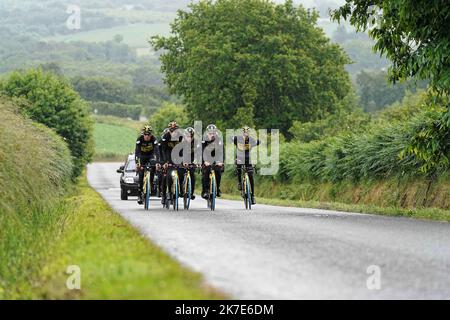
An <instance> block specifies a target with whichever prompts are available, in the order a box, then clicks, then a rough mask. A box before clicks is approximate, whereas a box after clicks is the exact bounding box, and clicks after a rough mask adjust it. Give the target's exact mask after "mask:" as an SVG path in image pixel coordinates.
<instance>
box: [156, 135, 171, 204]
mask: <svg viewBox="0 0 450 320" xmlns="http://www.w3.org/2000/svg"><path fill="white" fill-rule="evenodd" d="M167 132H169V128H166V129H164V131H163V133H162V134H161V138H160V140H159V141H158V151H159V154H160V160H161V161H163V160H162V154H163V151H162V142H163V141H164V135H165V134H166V133H167ZM156 175H157V176H158V194H157V196H158V198H161V192H162V187H163V172H162V170H161V167H160V166H159V168H158V170H157V171H156Z"/></svg>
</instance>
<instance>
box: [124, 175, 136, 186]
mask: <svg viewBox="0 0 450 320" xmlns="http://www.w3.org/2000/svg"><path fill="white" fill-rule="evenodd" d="M123 182H125V183H128V184H133V183H134V179H133V178H132V177H128V178H125V179H124V180H123Z"/></svg>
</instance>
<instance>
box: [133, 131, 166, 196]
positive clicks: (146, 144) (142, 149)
mask: <svg viewBox="0 0 450 320" xmlns="http://www.w3.org/2000/svg"><path fill="white" fill-rule="evenodd" d="M134 154H135V160H136V171H137V173H138V174H139V191H140V192H139V195H138V203H139V204H142V187H143V182H144V167H145V165H147V163H148V162H150V161H152V160H153V161H155V163H156V164H157V165H159V161H160V154H159V148H158V140H157V139H156V137H155V136H154V135H153V129H152V127H151V126H149V125H146V126H145V127H144V128H143V129H142V133H141V135H140V136H139V137H138V139H137V141H136V148H135V151H134ZM154 176H155V170H154V169H152V170H151V171H150V181H153V179H154ZM154 192H155V190H152V193H154Z"/></svg>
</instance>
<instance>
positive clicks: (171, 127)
mask: <svg viewBox="0 0 450 320" xmlns="http://www.w3.org/2000/svg"><path fill="white" fill-rule="evenodd" d="M168 128H169V130H170V131H175V130H176V129H178V128H179V127H178V123H177V122H176V121H171V122H169V125H168Z"/></svg>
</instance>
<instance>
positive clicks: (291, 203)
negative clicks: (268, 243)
mask: <svg viewBox="0 0 450 320" xmlns="http://www.w3.org/2000/svg"><path fill="white" fill-rule="evenodd" d="M259 183H261V184H259ZM255 185H256V186H255V189H256V200H257V203H258V204H268V205H275V206H284V207H302V208H315V209H326V210H338V211H344V212H358V213H368V214H378V215H385V216H396V217H408V218H415V219H428V220H436V221H447V222H450V210H447V209H441V208H433V207H416V208H402V207H399V206H394V205H385V206H381V205H377V204H370V203H366V204H356V203H343V202H338V201H334V200H333V201H323V200H315V199H312V200H303V199H298V198H297V199H286V198H284V199H282V198H281V197H279V198H277V195H279V194H280V190H281V191H282V189H283V186H282V185H277V186H275V185H273V184H271V185H270V184H269V183H268V182H266V181H261V179H256V181H255ZM294 187H295V185H286V189H294ZM300 188H301V186H298V188H297V189H300ZM221 189H222V191H223V192H224V194H223V198H224V199H229V200H239V201H240V200H242V198H241V196H240V195H239V194H238V191H237V187H236V180H235V177H234V176H232V175H224V176H223V179H222V188H221ZM307 194H308V195H309V196H311V195H314V193H313V192H311V193H307ZM267 195H270V196H267ZM242 205H244V204H242Z"/></svg>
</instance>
